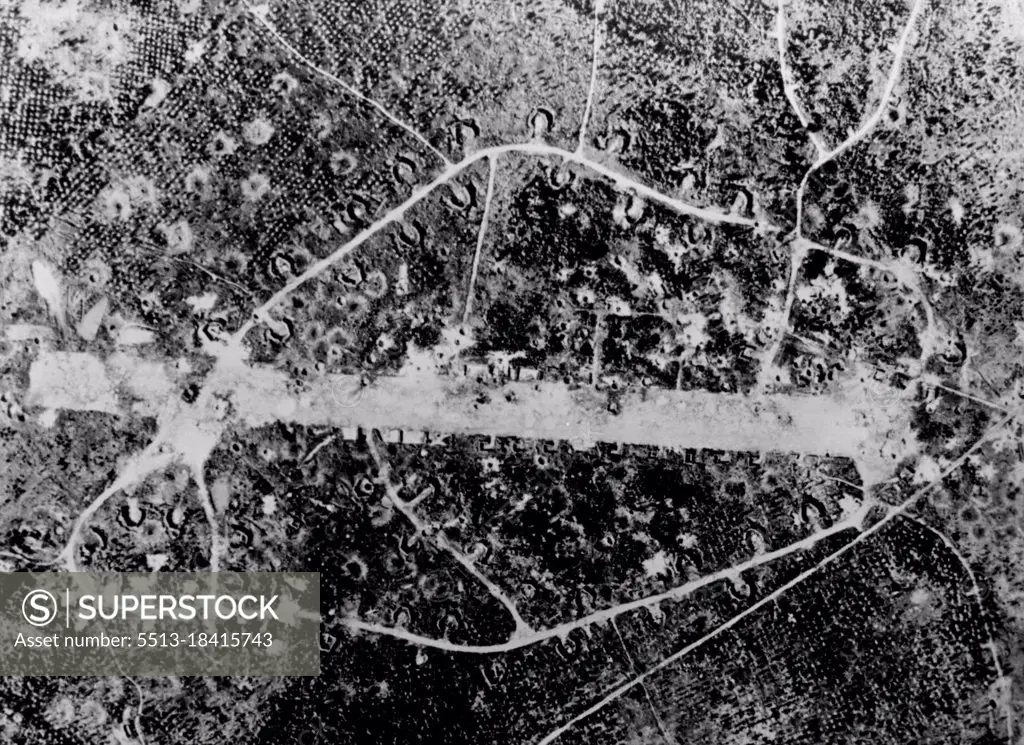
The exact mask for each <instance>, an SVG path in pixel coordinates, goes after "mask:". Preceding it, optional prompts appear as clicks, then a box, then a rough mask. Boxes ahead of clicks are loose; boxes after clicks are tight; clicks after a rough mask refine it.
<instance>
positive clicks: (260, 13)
mask: <svg viewBox="0 0 1024 745" xmlns="http://www.w3.org/2000/svg"><path fill="white" fill-rule="evenodd" d="M245 6H246V8H247V9H248V10H249V14H250V15H251V16H252V17H253V18H254V19H255V20H256V22H257V23H259V24H260V25H261V26H262V27H263V28H264V29H266V30H267V33H269V34H270V35H271V37H273V39H274V41H276V42H277V43H278V45H280V46H281V48H282V49H285V50H287V51H288V53H289V54H291V55H292V56H293V57H295V58H296V59H297V60H299V61H300V62H301V63H302V64H303V65H305V66H306V67H308V68H309V69H310V70H312V71H313V72H315V73H316V74H317V75H320V76H321V77H323V78H325V79H326V80H329V81H331V82H332V83H334V84H335V85H337V86H339V87H340V88H342V89H343V90H345V91H346V92H348V94H349V95H351V96H352V97H353V98H357V99H359V100H360V101H362V102H363V103H365V104H368V105H369V106H372V107H373V108H374V109H376V110H377V111H378V112H380V114H381V115H382V116H383V117H384V118H385V119H387V120H388V121H389V122H391V123H392V124H394V125H395V126H396V127H400V128H401V129H403V130H405V131H406V132H408V133H409V134H410V135H412V136H413V137H415V138H416V139H417V140H419V142H420V143H421V144H422V145H423V146H424V147H426V148H427V149H428V150H429V151H430V152H432V153H433V154H434V155H436V156H437V157H438V158H440V160H441V162H442V163H444V165H445V166H447V167H451V165H452V162H451V161H450V160H448V158H447V157H445V155H444V153H442V152H441V151H440V150H438V149H437V148H436V147H434V146H433V145H431V144H430V142H429V141H428V140H427V138H426V137H424V136H423V135H421V134H420V133H419V132H417V131H416V130H415V129H413V127H411V126H410V125H409V124H407V123H405V122H404V121H403V120H401V119H400V118H398V117H397V116H395V115H394V114H392V113H391V111H390V110H388V109H387V108H386V107H385V106H384V105H383V104H381V103H379V102H378V101H376V100H375V99H373V98H370V97H369V96H366V95H363V94H362V93H360V92H359V91H357V90H356V89H355V88H353V87H352V86H351V85H349V84H348V83H346V82H345V81H344V80H342V79H341V78H339V77H337V76H336V75H332V74H331V73H329V72H327V71H326V70H324V69H323V68H322V67H317V66H316V65H315V64H313V62H312V61H311V60H310V59H308V58H307V57H305V56H304V55H303V54H302V53H301V52H299V50H298V49H296V48H295V47H293V46H292V45H291V44H289V43H288V41H287V40H286V39H285V38H284V36H282V35H281V33H280V32H279V31H278V30H277V29H276V28H275V27H274V25H273V24H272V23H270V21H269V20H267V15H268V14H269V12H270V9H269V6H267V5H262V6H253V5H251V4H249V3H248V2H246V3H245Z"/></svg>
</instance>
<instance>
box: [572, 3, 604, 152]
mask: <svg viewBox="0 0 1024 745" xmlns="http://www.w3.org/2000/svg"><path fill="white" fill-rule="evenodd" d="M604 6H605V0H594V43H593V52H592V57H591V61H590V85H588V86H587V102H586V105H585V106H584V109H583V118H582V120H581V121H580V136H579V144H577V145H576V152H577V153H578V154H579V153H582V152H583V148H584V146H585V144H586V138H587V126H588V125H589V124H590V115H591V112H592V111H593V108H594V90H595V88H596V87H597V70H598V64H599V61H600V53H601V15H602V13H604Z"/></svg>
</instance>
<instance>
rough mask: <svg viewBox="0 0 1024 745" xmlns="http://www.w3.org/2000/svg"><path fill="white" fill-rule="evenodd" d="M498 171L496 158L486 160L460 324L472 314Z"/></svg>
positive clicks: (466, 320)
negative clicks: (484, 179)
mask: <svg viewBox="0 0 1024 745" xmlns="http://www.w3.org/2000/svg"><path fill="white" fill-rule="evenodd" d="M497 170H498V159H497V157H493V158H488V159H487V192H486V193H485V194H484V210H483V214H482V215H481V216H480V230H479V231H478V232H477V236H476V251H475V252H474V253H473V268H472V270H471V271H470V275H469V290H467V292H466V307H465V310H463V312H462V322H463V323H467V322H468V321H469V316H470V314H471V313H472V312H473V295H474V293H475V291H476V277H477V274H478V273H479V271H480V255H481V254H482V253H483V250H484V238H485V237H486V236H487V222H488V220H489V219H490V217H491V202H492V201H493V199H494V178H495V175H496V173H497Z"/></svg>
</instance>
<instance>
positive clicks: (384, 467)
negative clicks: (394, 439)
mask: <svg viewBox="0 0 1024 745" xmlns="http://www.w3.org/2000/svg"><path fill="white" fill-rule="evenodd" d="M366 444H367V448H368V449H369V451H370V455H371V456H372V457H373V460H374V463H376V465H377V473H378V476H377V482H378V483H379V484H381V485H382V486H383V487H384V489H385V491H386V492H387V495H388V499H389V500H390V502H391V504H392V505H394V507H395V508H396V509H397V510H398V511H399V512H401V513H402V514H403V515H404V516H405V518H406V519H407V520H408V521H409V524H410V525H412V526H413V528H415V530H416V535H417V536H418V537H422V538H424V539H425V540H433V542H434V544H435V545H436V546H437V547H438V548H440V549H441V550H442V551H445V552H446V553H448V554H449V555H451V557H452V558H454V559H455V561H456V562H458V563H459V565H460V566H461V567H462V568H463V569H465V570H466V571H467V572H468V573H469V574H470V576H472V577H473V578H474V579H476V580H477V581H478V582H479V583H480V584H482V585H483V586H484V587H486V588H487V591H488V592H489V593H490V594H491V596H492V597H493V598H494V599H495V600H497V601H498V602H499V603H501V604H502V605H503V606H504V607H505V609H506V610H507V611H508V613H509V615H510V616H512V620H513V621H514V622H515V631H514V632H513V636H514V638H518V637H520V636H522V635H525V634H529V633H531V632H532V629H531V628H530V625H529V624H528V623H527V622H526V621H525V620H524V619H523V617H522V616H521V615H520V614H519V609H518V608H517V607H516V604H515V603H514V602H513V601H512V599H511V598H510V597H509V596H508V595H506V594H505V592H504V590H502V589H501V588H500V587H498V585H497V584H495V583H494V582H493V581H492V580H491V579H490V578H489V577H487V576H486V575H485V574H484V573H483V572H481V571H480V569H479V567H477V566H476V563H475V562H474V561H473V560H472V559H470V558H469V557H468V556H466V555H465V554H464V553H462V552H461V551H459V550H458V549H457V548H455V546H453V545H452V543H451V541H449V540H448V537H447V536H445V534H444V531H443V530H442V529H440V528H438V527H437V526H436V525H432V524H429V523H426V522H424V521H423V519H422V518H421V517H420V516H419V515H418V514H417V513H416V509H415V507H414V506H413V505H412V504H411V503H409V502H406V501H405V500H404V499H402V497H401V495H400V494H399V493H398V488H397V487H396V486H395V484H394V482H393V481H392V480H391V465H390V464H389V463H388V462H387V461H386V460H385V459H384V457H383V456H382V455H381V453H380V449H379V448H378V447H377V443H376V442H374V435H373V433H372V432H370V433H369V434H368V436H367V438H366Z"/></svg>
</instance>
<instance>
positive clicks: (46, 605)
mask: <svg viewBox="0 0 1024 745" xmlns="http://www.w3.org/2000/svg"><path fill="white" fill-rule="evenodd" d="M21 615H23V616H24V617H25V620H26V621H28V622H29V623H30V624H32V625H33V626H46V625H47V624H49V623H50V622H51V621H53V619H55V618H56V617H57V599H56V598H55V597H54V596H53V595H51V594H50V593H48V592H47V591H46V590H32V592H30V593H29V594H28V595H26V596H25V599H24V600H22V601H21Z"/></svg>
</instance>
